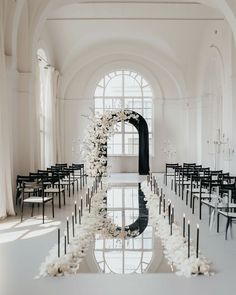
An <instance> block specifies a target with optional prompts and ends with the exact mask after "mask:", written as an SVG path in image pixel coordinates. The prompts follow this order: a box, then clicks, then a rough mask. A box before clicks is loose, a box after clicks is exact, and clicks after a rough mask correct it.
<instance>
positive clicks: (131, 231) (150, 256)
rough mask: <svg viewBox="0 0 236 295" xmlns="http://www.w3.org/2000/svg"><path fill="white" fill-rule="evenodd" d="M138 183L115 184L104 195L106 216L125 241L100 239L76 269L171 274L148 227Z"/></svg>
mask: <svg viewBox="0 0 236 295" xmlns="http://www.w3.org/2000/svg"><path fill="white" fill-rule="evenodd" d="M144 197H145V196H144V195H143V193H142V191H141V189H140V185H139V184H134V183H132V184H125V185H124V184H115V185H112V186H111V188H110V189H109V190H108V193H107V200H106V201H107V216H108V218H111V220H112V221H113V223H114V224H115V225H116V227H117V230H118V232H119V233H120V234H121V235H122V233H124V236H126V237H125V238H112V237H111V238H103V237H101V236H100V235H99V234H97V235H96V238H95V243H94V244H93V245H92V247H91V249H90V251H89V252H88V254H87V256H86V257H85V259H84V261H83V263H82V264H81V267H80V272H82V273H104V274H143V273H157V272H162V273H166V272H168V273H169V272H172V268H171V267H170V266H169V265H168V264H167V261H166V260H165V258H164V256H163V249H162V245H161V241H160V240H159V239H158V238H157V237H156V236H155V235H154V232H153V228H152V226H151V225H150V224H149V218H148V217H149V216H148V209H147V208H146V202H145V200H144Z"/></svg>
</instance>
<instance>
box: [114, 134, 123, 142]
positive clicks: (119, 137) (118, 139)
mask: <svg viewBox="0 0 236 295" xmlns="http://www.w3.org/2000/svg"><path fill="white" fill-rule="evenodd" d="M113 139H114V144H122V134H120V133H116V134H114V135H113Z"/></svg>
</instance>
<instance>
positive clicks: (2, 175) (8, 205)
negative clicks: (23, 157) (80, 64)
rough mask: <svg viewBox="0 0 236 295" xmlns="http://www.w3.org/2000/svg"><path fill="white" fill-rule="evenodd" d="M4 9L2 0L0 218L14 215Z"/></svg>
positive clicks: (0, 32)
mask: <svg viewBox="0 0 236 295" xmlns="http://www.w3.org/2000/svg"><path fill="white" fill-rule="evenodd" d="M4 9H5V1H0V219H3V218H5V217H6V216H7V215H14V214H15V212H14V206H13V194H12V174H11V153H10V141H11V128H10V126H11V122H9V121H10V120H9V117H10V116H9V115H8V114H9V112H10V110H9V99H8V86H7V85H8V80H7V71H6V64H5V52H4V16H5V15H4Z"/></svg>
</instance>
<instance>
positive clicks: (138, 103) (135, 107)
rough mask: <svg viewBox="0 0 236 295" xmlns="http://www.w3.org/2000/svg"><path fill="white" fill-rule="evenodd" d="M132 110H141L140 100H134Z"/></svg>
mask: <svg viewBox="0 0 236 295" xmlns="http://www.w3.org/2000/svg"><path fill="white" fill-rule="evenodd" d="M133 108H134V109H141V108H142V99H134V102H133Z"/></svg>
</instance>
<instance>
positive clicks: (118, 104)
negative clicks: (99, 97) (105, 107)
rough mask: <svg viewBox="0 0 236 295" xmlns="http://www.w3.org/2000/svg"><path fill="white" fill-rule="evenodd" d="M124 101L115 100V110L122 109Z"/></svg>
mask: <svg viewBox="0 0 236 295" xmlns="http://www.w3.org/2000/svg"><path fill="white" fill-rule="evenodd" d="M121 107H122V100H121V99H113V109H121Z"/></svg>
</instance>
